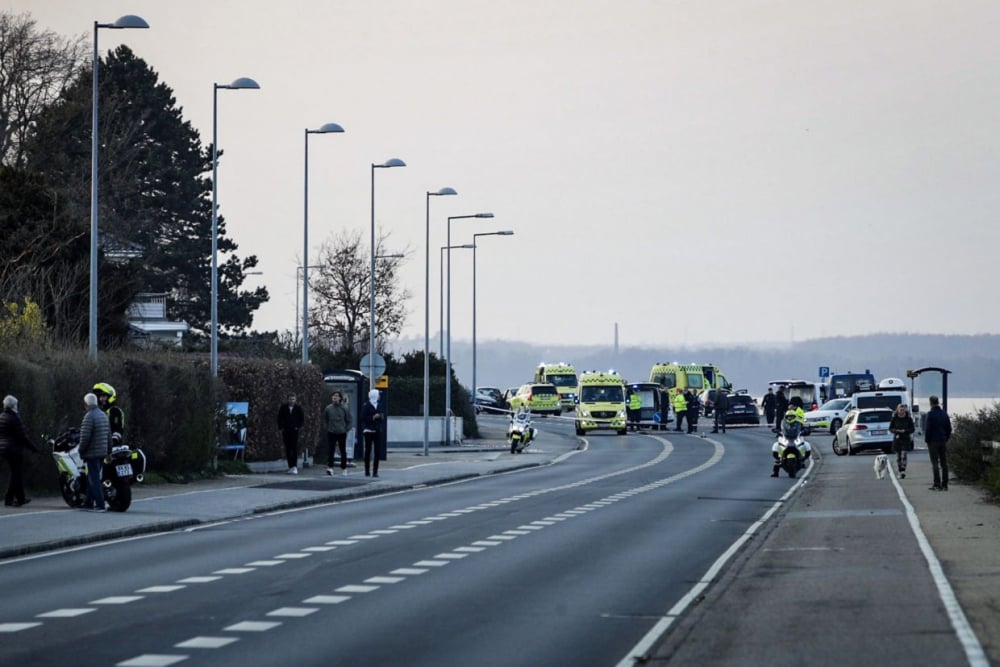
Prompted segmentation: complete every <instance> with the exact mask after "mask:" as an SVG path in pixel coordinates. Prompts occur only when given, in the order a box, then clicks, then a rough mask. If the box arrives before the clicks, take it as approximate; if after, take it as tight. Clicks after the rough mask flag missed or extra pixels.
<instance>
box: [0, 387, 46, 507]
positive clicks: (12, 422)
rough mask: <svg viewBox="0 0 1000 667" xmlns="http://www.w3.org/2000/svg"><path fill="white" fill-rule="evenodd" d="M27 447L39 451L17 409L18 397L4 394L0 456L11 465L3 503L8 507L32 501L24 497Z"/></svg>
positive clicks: (0, 417) (0, 422) (0, 423)
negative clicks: (23, 467)
mask: <svg viewBox="0 0 1000 667" xmlns="http://www.w3.org/2000/svg"><path fill="white" fill-rule="evenodd" d="M25 449H30V450H31V451H33V452H36V453H37V452H38V448H37V447H35V445H34V443H32V442H31V440H30V439H29V438H28V433H27V430H26V429H25V428H24V422H23V421H22V420H21V415H20V413H18V411H17V399H16V398H14V397H13V396H4V397H3V412H0V456H3V459H4V460H5V461H6V462H7V465H9V466H10V486H8V487H7V495H5V496H4V499H3V500H4V502H3V504H4V505H6V506H7V507H21V506H22V505H27V504H28V503H30V502H31V498H25V497H24V477H23V475H22V473H21V468H22V465H23V463H24V450H25Z"/></svg>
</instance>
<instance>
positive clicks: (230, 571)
mask: <svg viewBox="0 0 1000 667" xmlns="http://www.w3.org/2000/svg"><path fill="white" fill-rule="evenodd" d="M256 569H257V568H255V567H227V568H225V569H222V570H216V571H215V572H213V573H212V574H246V573H247V572H253V571H255V570H256Z"/></svg>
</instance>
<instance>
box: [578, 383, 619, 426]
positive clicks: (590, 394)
mask: <svg viewBox="0 0 1000 667" xmlns="http://www.w3.org/2000/svg"><path fill="white" fill-rule="evenodd" d="M576 393H577V397H578V398H579V402H578V403H577V405H576V419H575V421H574V424H575V426H576V434H577V435H585V434H586V433H587V432H588V431H594V430H597V429H610V430H612V431H616V432H617V433H618V435H625V434H626V433H627V432H628V425H627V423H626V412H625V385H624V383H623V382H622V377H621V376H620V375H618V373H615V372H614V371H608V372H607V373H602V372H600V371H588V372H586V373H583V374H582V375H580V384H579V385H578V386H577V389H576Z"/></svg>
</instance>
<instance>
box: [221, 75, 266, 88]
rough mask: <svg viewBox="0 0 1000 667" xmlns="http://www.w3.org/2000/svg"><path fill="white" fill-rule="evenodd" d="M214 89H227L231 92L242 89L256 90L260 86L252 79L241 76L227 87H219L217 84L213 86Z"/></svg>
mask: <svg viewBox="0 0 1000 667" xmlns="http://www.w3.org/2000/svg"><path fill="white" fill-rule="evenodd" d="M215 87H216V88H228V89H232V90H241V89H244V88H247V89H251V90H258V89H259V88H260V84H259V83H257V82H256V81H254V80H253V79H251V78H250V77H248V76H241V77H240V78H238V79H236V80H235V81H233V82H232V83H230V84H229V85H225V86H224V85H221V84H218V83H217V84H215Z"/></svg>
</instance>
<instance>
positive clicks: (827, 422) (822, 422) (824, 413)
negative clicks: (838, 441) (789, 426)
mask: <svg viewBox="0 0 1000 667" xmlns="http://www.w3.org/2000/svg"><path fill="white" fill-rule="evenodd" d="M850 405H851V399H850V398H835V399H833V400H832V401H827V402H826V403H824V404H823V405H821V406H819V409H817V410H810V411H809V412H807V413H806V414H805V422H806V426H808V427H809V429H810V430H812V431H819V430H820V429H828V430H829V431H830V433H831V434H835V433H836V432H837V429H839V428H840V427H841V426H842V425H843V423H844V417H846V416H847V413H848V411H849V410H850Z"/></svg>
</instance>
